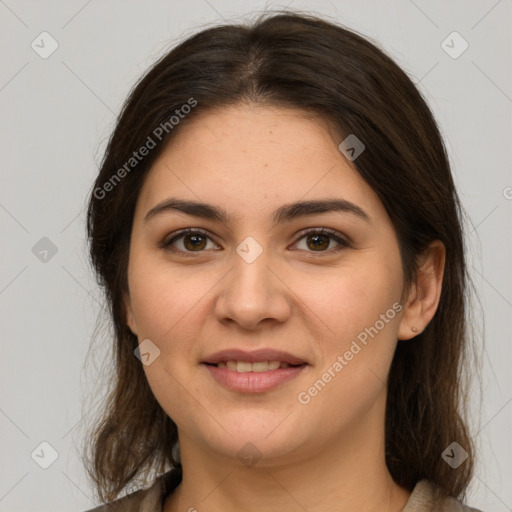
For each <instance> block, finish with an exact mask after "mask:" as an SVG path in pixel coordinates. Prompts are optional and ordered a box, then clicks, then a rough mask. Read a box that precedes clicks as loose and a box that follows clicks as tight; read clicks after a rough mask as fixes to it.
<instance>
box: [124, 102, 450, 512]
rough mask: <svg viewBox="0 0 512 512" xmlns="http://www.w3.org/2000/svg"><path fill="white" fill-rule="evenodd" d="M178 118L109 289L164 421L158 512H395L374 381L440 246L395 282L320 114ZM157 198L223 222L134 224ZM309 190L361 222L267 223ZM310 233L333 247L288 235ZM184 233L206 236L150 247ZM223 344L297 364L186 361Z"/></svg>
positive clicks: (322, 217) (381, 383)
mask: <svg viewBox="0 0 512 512" xmlns="http://www.w3.org/2000/svg"><path fill="white" fill-rule="evenodd" d="M183 128H184V129H183V130H182V131H180V132H178V133H177V134H176V136H175V138H174V139H173V140H172V141H171V143H170V145H168V146H167V147H166V149H165V150H164V152H163V153H162V154H161V155H160V157H159V158H158V160H157V161H156V163H155V164H154V166H153V168H152V169H151V170H150V172H149V174H148V176H147V179H146V181H145V183H144V186H143V188H142V190H141V193H140V196H139V198H138V202H137V206H136V211H135V216H134V224H133V230H132V238H131V246H130V257H129V266H128V282H129V296H127V297H126V308H127V319H128V325H129V327H130V329H131V330H132V331H133V332H134V333H135V334H136V335H137V336H138V339H139V343H140V342H142V340H145V339H150V340H151V342H152V343H154V345H156V346H157V347H158V349H159V350H160V355H159V356H158V357H156V359H155V360H154V361H153V362H152V363H151V364H149V365H145V366H144V371H145V373H146V376H147V379H148V382H149V384H150V386H151V389H152V391H153V393H154V395H155V397H156V399H157V400H158V402H159V403H160V405H161V406H162V408H163V409H164V410H165V412H166V413H167V414H168V415H169V416H170V417H171V418H172V419H173V420H174V422H175V423H176V424H177V426H178V432H179V438H180V449H181V459H182V465H183V471H184V476H183V481H182V483H181V484H180V485H179V486H178V488H177V489H176V491H175V492H174V493H172V494H171V495H170V496H168V497H167V498H166V500H165V503H164V510H165V512H175V511H178V510H180V511H187V510H194V509H196V510H197V511H199V512H203V511H205V512H206V511H218V510H223V511H226V512H230V511H234V510H237V511H240V510H249V509H250V510H251V511H256V510H257V511H271V510H272V511H274V510H280V511H284V512H286V511H299V510H304V509H305V510H308V512H316V511H320V510H322V511H323V510H330V511H375V510H379V511H399V510H401V509H402V508H403V507H404V505H405V503H406V501H407V499H408V498H409V496H410V493H409V492H408V491H407V490H406V489H403V488H401V487H399V486H398V485H397V484H396V483H395V482H393V480H392V478H391V476H390V474H389V472H388V470H387V467H386V464H385V457H384V415H385V403H386V379H387V374H388V372H389V368H390V364H391V361H392V357H393V354H394V350H395V347H396V342H397V339H411V343H413V342H414V340H413V339H412V338H414V337H415V336H416V335H417V334H418V333H419V332H421V331H422V330H423V329H424V328H425V327H426V325H427V324H428V322H429V321H430V320H431V318H432V317H433V315H434V313H435V310H436V308H437V305H438V302H439V296H440V292H441V283H442V275H443V269H444V257H445V250H444V247H443V245H442V244H441V243H440V242H438V241H436V242H434V243H433V244H432V245H431V247H430V249H429V250H428V251H427V252H426V253H425V255H424V257H423V259H422V260H421V262H420V267H419V269H418V282H417V286H412V287H411V288H410V290H409V289H406V287H405V283H404V279H403V273H402V266H401V259H400V253H399V248H398V242H397V237H396V233H395V230H394V227H393V224H392V223H391V220H390V219H389V216H388V215H387V213H386V210H385V209H384V206H383V205H382V203H381V202H380V200H379V198H378V196H377V195H376V194H375V192H374V191H373V190H372V189H371V188H370V187H369V185H367V183H366V182H365V181H364V180H363V179H362V178H361V177H360V176H359V174H358V173H357V172H356V170H355V168H354V166H353V163H351V162H350V161H348V160H347V159H345V158H344V156H343V155H342V154H341V152H340V151H339V150H338V144H339V143H340V142H341V139H339V137H336V136H334V135H332V131H329V126H328V125H327V124H326V122H325V121H323V120H322V119H318V118H312V117H311V116H309V117H308V116H306V115H304V113H303V112H301V111H297V110H291V109H283V108H271V107H268V106H258V105H253V104H251V105H247V104H244V105H237V106H234V107H229V108H223V109H221V110H214V111H209V112H207V113H203V114H202V115H201V117H198V118H197V119H195V120H194V121H192V122H191V123H190V124H188V125H186V126H185V125H184V126H183ZM171 196H172V197H175V198H180V199H188V200H194V201H201V202H206V203H211V204H214V205H217V206H219V207H222V208H224V209H225V210H226V211H227V213H228V214H229V215H231V216H232V217H233V220H232V222H231V223H230V224H228V225H224V224H222V223H220V222H217V221H213V220H206V219H199V218H196V217H192V216H190V215H187V214H184V213H182V212H177V211H167V212H165V213H162V214H159V215H155V216H154V217H152V218H151V219H150V220H148V221H145V220H144V217H145V215H146V214H147V212H148V211H149V210H150V209H152V208H153V207H154V206H155V205H157V204H159V203H160V202H162V201H164V200H165V199H167V198H168V197H171ZM326 198H330V199H332V198H343V199H346V200H349V201H351V202H353V203H355V204H356V205H358V206H359V207H360V208H362V209H363V210H364V211H365V212H366V213H367V214H368V216H369V218H370V223H367V222H365V221H364V220H362V219H360V218H358V217H357V216H355V215H353V214H350V213H346V212H329V213H321V214H315V215H312V216H308V217H303V218H298V219H294V220H292V221H290V222H289V223H286V224H282V225H278V226H275V227H273V226H272V220H271V214H272V212H273V211H274V210H275V209H276V208H278V207H280V206H282V205H284V204H288V203H292V202H295V201H299V200H313V199H326ZM322 227H325V228H330V229H333V230H336V231H338V232H339V233H340V235H342V236H344V237H345V238H348V239H349V240H350V242H351V245H350V246H349V247H341V250H336V249H337V248H338V247H340V245H339V244H338V243H337V242H336V241H335V240H334V239H332V238H329V237H327V239H326V241H325V245H324V246H322V247H323V248H322V249H321V250H318V249H315V245H314V243H312V242H311V241H309V242H308V237H307V236H306V237H304V236H303V235H300V236H298V235H299V234H300V232H301V231H303V230H304V229H306V228H322ZM184 228H198V229H202V230H204V231H206V232H207V233H208V236H209V238H206V239H201V240H203V242H202V245H200V247H201V248H200V249H199V250H198V249H195V250H194V246H193V245H192V244H191V243H190V240H188V243H187V237H186V236H185V237H181V238H179V239H176V240H175V241H174V242H173V245H172V246H171V247H173V248H174V252H173V251H172V249H171V248H169V247H168V248H167V249H166V248H162V247H161V244H162V243H163V242H164V241H169V240H170V239H171V238H172V235H173V233H175V232H177V231H178V230H181V229H184ZM248 236H251V237H253V238H254V239H255V240H256V241H257V242H258V244H259V245H260V246H261V249H262V253H261V255H260V256H259V257H258V258H257V259H256V260H255V261H253V262H252V263H247V261H245V260H244V259H243V258H242V257H240V256H239V254H238V253H237V252H236V248H237V247H238V246H239V245H240V244H241V242H242V241H243V240H244V239H245V238H246V237H248ZM329 241H330V242H329ZM180 250H181V253H180ZM187 251H188V253H187ZM184 252H185V253H187V254H192V256H189V257H187V256H186V255H182V254H183V253H184ZM406 292H407V293H406ZM402 293H404V300H402V302H401V304H402V310H401V311H400V312H399V313H398V314H396V316H395V317H394V318H393V319H390V320H389V321H388V322H387V323H386V324H385V326H384V328H382V329H381V330H380V331H379V332H378V334H377V335H375V336H374V337H373V338H369V341H368V344H367V345H366V346H364V348H363V349H362V350H361V351H360V352H359V353H358V354H357V355H355V356H354V357H353V359H352V360H350V361H349V362H348V364H347V365H346V366H344V368H343V370H342V371H340V372H339V373H337V374H336V377H334V378H332V380H331V381H330V382H329V383H328V384H327V385H326V386H325V388H324V389H322V391H321V392H319V393H318V394H317V395H316V396H314V397H313V398H311V400H310V402H309V403H307V404H302V403H300V402H299V401H298V399H297V396H298V394H299V393H300V392H302V391H307V390H308V389H309V388H310V387H311V386H312V384H313V383H314V382H315V381H317V380H318V379H319V378H321V377H322V375H323V374H324V372H325V371H326V370H327V368H329V367H332V365H333V363H334V362H335V361H336V360H337V357H338V356H339V355H343V354H344V353H345V352H346V351H347V350H348V349H349V348H350V346H351V343H352V341H353V340H355V339H356V337H357V335H358V334H359V333H361V332H362V331H364V329H365V328H367V327H369V326H374V324H375V323H376V321H377V320H378V319H379V318H380V315H381V314H382V313H385V312H386V311H387V310H388V309H389V308H391V307H392V305H393V304H394V303H399V302H400V299H401V298H402ZM413 327H414V328H416V332H414V331H413V330H412V328H413ZM232 347H237V348H242V349H246V350H252V349H258V348H264V347H265V348H266V347H271V348H274V349H281V350H285V351H288V352H291V353H292V354H294V355H297V356H299V357H301V358H302V359H304V360H305V361H307V362H308V366H307V367H306V368H305V369H304V370H303V371H302V373H301V374H300V375H299V376H298V377H296V378H295V379H293V380H291V381H289V382H286V383H284V384H282V385H281V386H279V387H277V388H275V389H272V390H271V391H268V392H265V393H256V394H253V395H249V394H242V393H237V392H234V391H230V390H227V389H225V388H223V387H222V386H221V385H220V384H218V383H217V382H216V381H215V380H214V379H213V378H212V377H211V376H210V373H209V372H208V371H207V369H206V368H205V367H204V366H203V365H201V361H203V360H204V359H205V358H206V357H207V356H209V355H211V354H212V353H214V352H216V351H218V350H222V349H226V348H232ZM248 442H250V443H252V444H253V445H254V446H255V447H256V448H257V450H258V454H259V456H260V457H261V458H259V459H258V460H257V461H256V464H254V465H252V466H250V467H249V466H248V465H245V464H244V463H243V462H242V461H241V460H240V458H239V457H238V456H237V454H238V452H239V450H241V449H242V448H243V447H244V446H246V443H248Z"/></svg>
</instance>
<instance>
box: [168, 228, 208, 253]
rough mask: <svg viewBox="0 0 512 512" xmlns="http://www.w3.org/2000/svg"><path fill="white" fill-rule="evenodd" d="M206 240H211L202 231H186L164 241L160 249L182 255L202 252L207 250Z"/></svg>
mask: <svg viewBox="0 0 512 512" xmlns="http://www.w3.org/2000/svg"><path fill="white" fill-rule="evenodd" d="M208 240H211V239H210V237H209V236H208V235H207V234H206V233H205V232H204V231H201V230H197V229H187V230H185V231H181V232H180V233H178V234H176V235H175V236H173V237H172V238H171V239H169V240H167V241H165V242H164V243H163V244H162V248H164V249H169V250H173V251H176V252H182V253H187V252H188V253H191V252H203V251H204V250H205V249H207V245H208ZM212 243H213V241H212ZM213 245H214V246H215V247H216V245H215V244H213Z"/></svg>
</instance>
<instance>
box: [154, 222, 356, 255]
mask: <svg viewBox="0 0 512 512" xmlns="http://www.w3.org/2000/svg"><path fill="white" fill-rule="evenodd" d="M303 238H305V239H306V249H300V248H299V249H300V250H306V251H307V252H313V253H315V252H316V253H325V252H329V253H331V252H337V251H339V250H341V249H344V248H346V247H350V243H349V242H348V241H347V240H345V239H344V238H343V237H342V236H341V234H340V233H338V232H337V231H335V230H333V229H328V228H315V229H310V230H307V231H304V232H302V233H301V236H300V237H299V239H298V240H297V242H295V245H296V244H297V243H298V242H300V241H301V240H302V239H303ZM177 241H180V243H181V245H182V247H179V245H180V244H177V245H178V247H176V245H175V244H176V243H177ZM208 241H212V240H211V238H210V236H209V235H208V234H207V233H206V232H205V231H202V230H200V229H193V228H188V229H184V230H182V231H179V232H178V233H176V234H175V235H174V236H173V237H172V238H170V239H168V240H165V241H164V242H163V243H162V245H161V247H162V248H163V249H165V250H172V251H176V252H180V253H182V254H183V255H186V256H192V255H193V254H191V253H200V252H203V250H204V249H208V247H207V245H208ZM332 241H334V242H336V243H337V244H338V247H335V248H334V249H331V250H329V251H326V249H328V248H329V246H330V245H331V242H332ZM212 243H213V241H212ZM213 245H214V246H215V247H218V246H217V244H215V243H213ZM210 248H211V247H210ZM308 248H309V249H311V248H313V250H311V251H308ZM187 253H188V254H187Z"/></svg>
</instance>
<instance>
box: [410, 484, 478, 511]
mask: <svg viewBox="0 0 512 512" xmlns="http://www.w3.org/2000/svg"><path fill="white" fill-rule="evenodd" d="M402 512H482V511H481V510H479V509H476V508H471V507H469V506H468V505H464V503H462V502H461V501H459V500H457V499H455V498H454V497H452V496H448V497H445V498H442V497H440V493H439V489H438V488H437V486H436V485H435V484H434V483H432V482H429V481H428V480H421V481H419V482H418V483H417V484H416V486H415V487H414V489H413V490H412V494H411V496H410V497H409V500H408V501H407V503H406V505H405V507H404V508H403V509H402Z"/></svg>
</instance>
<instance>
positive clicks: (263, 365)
mask: <svg viewBox="0 0 512 512" xmlns="http://www.w3.org/2000/svg"><path fill="white" fill-rule="evenodd" d="M217 366H218V367H219V368H229V369H230V370H233V371H235V372H241V373H246V372H268V371H269V370H277V369H278V368H288V367H289V366H290V365H289V364H288V363H282V362H281V361H258V362H257V363H247V362H245V361H225V362H224V361H221V362H219V363H218V365H217Z"/></svg>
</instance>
